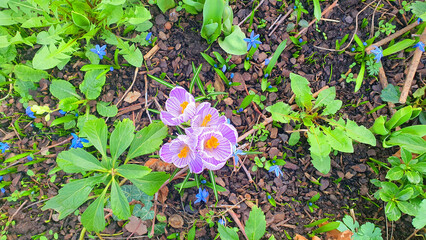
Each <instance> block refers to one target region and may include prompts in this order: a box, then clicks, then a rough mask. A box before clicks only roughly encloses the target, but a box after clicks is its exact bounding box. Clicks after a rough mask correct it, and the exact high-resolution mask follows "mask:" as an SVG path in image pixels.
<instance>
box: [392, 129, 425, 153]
mask: <svg viewBox="0 0 426 240" xmlns="http://www.w3.org/2000/svg"><path fill="white" fill-rule="evenodd" d="M385 144H386V145H388V146H393V145H398V146H400V147H402V148H404V149H406V150H408V151H410V152H412V153H417V154H423V153H425V152H426V141H425V140H424V139H423V138H421V137H419V136H415V135H411V134H408V133H400V134H395V135H393V134H392V135H391V136H390V137H389V139H388V140H387V141H385V142H384V145H385Z"/></svg>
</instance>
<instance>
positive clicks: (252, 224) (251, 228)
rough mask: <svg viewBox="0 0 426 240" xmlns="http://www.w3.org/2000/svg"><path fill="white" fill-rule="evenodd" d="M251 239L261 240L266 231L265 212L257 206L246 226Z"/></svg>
mask: <svg viewBox="0 0 426 240" xmlns="http://www.w3.org/2000/svg"><path fill="white" fill-rule="evenodd" d="M244 229H245V231H246V235H247V237H248V239H249V240H259V239H261V238H262V237H263V235H264V234H265V232H266V220H265V214H264V213H263V212H262V210H261V209H260V208H258V207H257V206H253V208H252V210H251V211H250V215H249V218H248V220H247V222H246V226H245V228H244Z"/></svg>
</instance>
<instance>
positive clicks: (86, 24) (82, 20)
mask: <svg viewBox="0 0 426 240" xmlns="http://www.w3.org/2000/svg"><path fill="white" fill-rule="evenodd" d="M71 17H72V21H73V22H74V24H75V25H77V26H78V27H80V28H82V29H84V30H86V31H88V30H89V29H90V21H89V19H88V18H87V17H86V16H84V15H83V14H81V13H78V12H74V11H71Z"/></svg>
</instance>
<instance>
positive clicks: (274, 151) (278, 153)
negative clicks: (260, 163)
mask: <svg viewBox="0 0 426 240" xmlns="http://www.w3.org/2000/svg"><path fill="white" fill-rule="evenodd" d="M275 156H278V157H281V156H282V152H281V151H280V150H278V148H276V147H272V148H271V149H270V150H269V157H270V158H273V157H275Z"/></svg>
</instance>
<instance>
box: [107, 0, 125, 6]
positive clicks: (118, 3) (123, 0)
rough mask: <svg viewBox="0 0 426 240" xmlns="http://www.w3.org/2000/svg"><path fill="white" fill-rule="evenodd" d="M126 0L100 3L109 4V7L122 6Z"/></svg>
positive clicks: (108, 0)
mask: <svg viewBox="0 0 426 240" xmlns="http://www.w3.org/2000/svg"><path fill="white" fill-rule="evenodd" d="M125 2H126V0H102V3H105V4H111V5H116V6H118V5H122V4H123V3H125Z"/></svg>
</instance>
